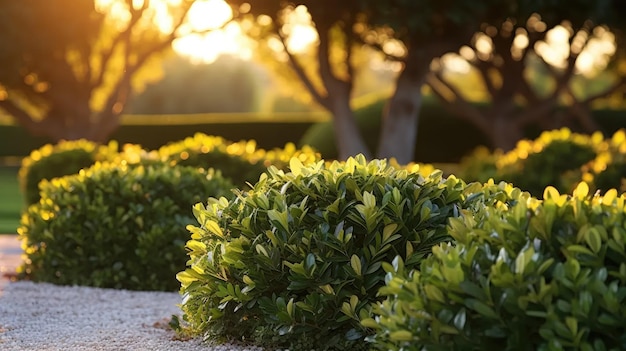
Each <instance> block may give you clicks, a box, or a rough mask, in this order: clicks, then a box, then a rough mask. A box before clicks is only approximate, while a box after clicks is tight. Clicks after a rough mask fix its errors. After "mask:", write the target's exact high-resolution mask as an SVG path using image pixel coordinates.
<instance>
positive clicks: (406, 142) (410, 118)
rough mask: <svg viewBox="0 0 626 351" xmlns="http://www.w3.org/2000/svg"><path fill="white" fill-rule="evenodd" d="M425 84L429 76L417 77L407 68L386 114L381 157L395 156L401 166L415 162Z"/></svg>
mask: <svg viewBox="0 0 626 351" xmlns="http://www.w3.org/2000/svg"><path fill="white" fill-rule="evenodd" d="M424 82H425V76H421V77H414V76H412V75H411V74H410V71H409V70H407V69H405V70H403V71H402V72H401V73H400V76H399V77H398V80H397V81H396V90H395V92H394V94H393V96H392V97H391V99H390V100H389V102H388V104H387V107H386V109H385V111H384V112H383V120H382V129H381V133H380V140H379V144H378V153H377V156H378V157H379V158H391V157H395V158H396V160H397V161H398V162H399V163H400V164H407V163H409V162H411V161H413V157H414V154H415V143H416V140H417V128H418V124H419V113H420V109H421V107H422V101H423V96H422V85H423V84H424Z"/></svg>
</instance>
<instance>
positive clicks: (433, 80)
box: [426, 72, 492, 135]
mask: <svg viewBox="0 0 626 351" xmlns="http://www.w3.org/2000/svg"><path fill="white" fill-rule="evenodd" d="M426 84H428V86H430V87H431V89H432V91H433V93H434V94H435V95H436V96H437V97H438V98H439V99H440V100H441V101H442V102H443V107H444V108H445V109H447V110H448V111H450V112H451V113H453V114H455V115H457V116H459V117H460V118H462V119H464V120H466V121H469V122H471V123H473V124H474V125H476V126H477V127H478V128H480V129H481V130H482V131H483V132H484V133H485V134H486V135H491V134H492V132H491V129H490V125H489V122H488V121H487V118H486V117H485V115H484V114H483V113H482V112H481V111H480V110H479V109H478V108H476V107H475V106H474V105H472V104H471V103H469V102H468V101H467V100H466V99H465V98H463V96H462V94H461V92H460V91H459V90H458V89H457V88H456V87H454V86H453V85H452V84H451V83H449V82H447V81H446V80H445V79H444V78H443V76H442V75H441V73H440V72H430V73H428V74H427V75H426ZM443 89H446V90H448V92H450V93H452V95H454V98H453V99H452V100H448V99H446V97H445V93H444V92H443Z"/></svg>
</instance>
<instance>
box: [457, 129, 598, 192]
mask: <svg viewBox="0 0 626 351" xmlns="http://www.w3.org/2000/svg"><path fill="white" fill-rule="evenodd" d="M602 148H603V146H602V136H601V134H599V133H598V134H596V135H593V136H588V135H583V134H577V133H572V132H571V131H570V130H569V129H567V128H563V129H560V130H552V131H545V132H543V133H542V134H541V135H540V136H539V137H538V138H537V139H535V140H521V141H519V142H518V144H517V146H516V147H515V149H513V150H511V151H509V152H507V153H504V154H503V153H502V152H501V151H499V150H496V151H494V152H491V153H490V152H488V151H486V150H485V149H483V148H479V149H476V150H475V151H474V152H473V154H470V155H469V156H468V157H466V158H465V159H464V160H463V161H462V164H461V169H462V171H461V172H460V174H459V176H460V177H461V178H462V179H464V180H467V181H479V182H486V181H487V180H489V179H490V178H493V179H495V180H496V181H505V182H509V183H513V184H515V186H517V187H519V188H520V189H523V190H525V191H528V192H530V193H531V194H532V195H533V196H536V197H540V196H541V195H542V193H543V190H544V189H545V188H546V187H547V186H549V185H551V186H554V187H555V188H557V189H558V190H559V191H561V192H570V191H572V190H573V188H574V186H575V185H576V184H577V183H578V182H580V181H581V179H582V176H583V172H582V168H583V166H585V165H586V164H587V163H588V162H590V161H592V160H594V159H595V158H596V156H598V155H599V153H600V150H601V149H602Z"/></svg>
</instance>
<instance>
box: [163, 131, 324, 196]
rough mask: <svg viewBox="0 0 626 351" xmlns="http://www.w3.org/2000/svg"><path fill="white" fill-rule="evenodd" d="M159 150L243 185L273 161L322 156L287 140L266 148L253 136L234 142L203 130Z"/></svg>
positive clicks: (278, 163) (169, 159)
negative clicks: (280, 147) (284, 142)
mask: <svg viewBox="0 0 626 351" xmlns="http://www.w3.org/2000/svg"><path fill="white" fill-rule="evenodd" d="M158 153H159V155H160V156H161V159H162V160H164V161H166V162H170V163H171V164H179V165H184V166H194V167H203V168H209V167H211V168H215V169H219V170H220V171H221V172H222V174H223V176H224V177H226V178H229V179H231V180H232V181H233V182H234V183H235V184H236V185H237V186H238V187H240V188H246V187H247V184H248V183H252V184H254V183H256V182H257V181H258V180H259V176H260V175H261V173H263V172H265V170H266V169H267V167H268V166H270V165H274V166H276V167H277V168H279V169H285V168H286V167H287V165H288V164H289V160H290V159H291V158H292V157H298V158H299V159H300V161H302V162H304V163H312V162H316V161H319V160H320V156H319V154H318V153H316V152H315V151H314V150H313V149H311V148H310V147H303V148H302V149H296V147H295V146H294V145H293V144H288V145H286V146H285V148H284V149H274V150H270V151H266V150H264V149H260V148H257V146H256V142H255V141H254V140H249V141H245V140H242V141H239V142H231V141H228V140H226V139H224V138H222V137H218V136H212V135H206V134H203V133H196V134H195V135H194V136H193V137H189V138H185V139H184V140H181V141H178V142H174V143H170V144H168V145H165V146H163V147H161V148H160V149H159V150H158Z"/></svg>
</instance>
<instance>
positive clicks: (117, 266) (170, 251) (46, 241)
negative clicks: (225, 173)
mask: <svg viewBox="0 0 626 351" xmlns="http://www.w3.org/2000/svg"><path fill="white" fill-rule="evenodd" d="M231 188H232V184H231V183H230V182H228V181H226V180H225V179H223V178H222V177H221V176H220V175H219V173H215V172H213V171H212V170H209V171H204V170H201V169H195V168H191V167H182V166H180V167H179V166H177V167H171V166H170V165H165V164H160V165H159V164H152V165H147V166H144V165H141V164H135V165H129V164H126V163H109V164H100V163H96V164H95V165H94V166H92V167H91V168H89V169H86V170H81V171H80V173H79V174H75V175H71V176H65V177H62V178H55V179H52V180H51V181H47V180H44V181H42V183H41V184H40V189H41V194H42V199H41V201H39V202H38V203H36V204H34V205H31V206H30V207H29V208H28V210H27V211H26V213H25V214H24V215H23V216H22V221H21V227H20V228H19V229H18V234H19V236H20V237H21V239H22V241H23V246H24V248H25V253H26V256H27V260H26V263H25V264H24V265H23V267H21V268H20V271H21V272H22V274H23V275H24V276H25V277H26V278H29V279H32V280H35V281H44V282H51V283H55V284H62V285H89V286H94V287H103V288H123V289H131V290H169V291H173V290H176V288H177V287H178V286H179V284H178V282H177V281H176V279H175V275H176V273H177V272H179V271H180V270H181V269H184V267H185V261H186V255H185V249H184V245H185V241H186V240H187V238H188V232H186V230H185V226H186V225H188V224H191V223H192V222H193V215H192V205H193V204H195V203H197V202H198V201H206V199H207V198H208V197H209V196H225V195H228V194H229V193H231V194H232V192H231Z"/></svg>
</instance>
